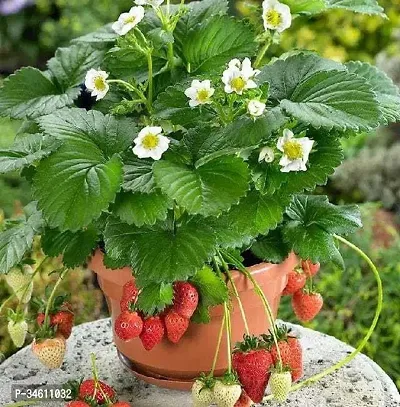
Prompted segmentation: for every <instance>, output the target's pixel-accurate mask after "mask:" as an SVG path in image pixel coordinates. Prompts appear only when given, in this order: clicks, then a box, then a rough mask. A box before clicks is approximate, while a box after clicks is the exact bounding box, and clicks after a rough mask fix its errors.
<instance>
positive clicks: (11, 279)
mask: <svg viewBox="0 0 400 407" xmlns="http://www.w3.org/2000/svg"><path fill="white" fill-rule="evenodd" d="M32 273H33V269H32V267H31V266H29V265H27V264H26V265H24V266H23V270H21V269H20V268H18V267H14V268H12V269H11V270H10V271H9V272H8V274H6V276H5V279H6V282H7V284H8V285H9V286H10V287H11V289H12V290H13V291H14V293H15V295H16V296H17V298H18V300H19V301H20V302H22V303H23V304H26V303H28V302H29V301H30V299H31V297H32V291H33V282H32Z"/></svg>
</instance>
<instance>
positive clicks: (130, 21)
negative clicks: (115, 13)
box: [124, 16, 136, 24]
mask: <svg viewBox="0 0 400 407" xmlns="http://www.w3.org/2000/svg"><path fill="white" fill-rule="evenodd" d="M135 20H136V17H135V16H129V17H126V18H125V20H124V23H125V24H133V23H134V22H135Z"/></svg>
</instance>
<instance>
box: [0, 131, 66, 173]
mask: <svg viewBox="0 0 400 407" xmlns="http://www.w3.org/2000/svg"><path fill="white" fill-rule="evenodd" d="M60 145H61V143H60V141H59V140H57V139H54V138H51V137H47V136H43V135H42V134H29V135H26V136H24V137H22V138H19V139H18V140H17V141H16V142H15V143H14V144H13V145H12V147H10V148H8V149H2V150H0V173H6V172H10V171H16V170H20V169H22V168H24V167H26V166H28V165H31V164H33V163H35V162H36V161H40V160H41V159H42V158H44V157H47V156H48V155H50V154H51V153H52V152H54V151H55V150H57V148H59V147H60Z"/></svg>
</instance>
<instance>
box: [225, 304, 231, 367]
mask: <svg viewBox="0 0 400 407" xmlns="http://www.w3.org/2000/svg"><path fill="white" fill-rule="evenodd" d="M224 315H225V326H226V344H227V346H226V347H227V356H228V373H232V349H231V318H230V314H229V307H228V304H227V302H224Z"/></svg>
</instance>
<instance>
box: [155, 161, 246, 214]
mask: <svg viewBox="0 0 400 407" xmlns="http://www.w3.org/2000/svg"><path fill="white" fill-rule="evenodd" d="M153 168H154V177H155V180H156V183H157V186H158V187H160V188H161V190H162V191H163V192H164V193H165V194H167V195H168V196H169V197H170V198H171V199H174V200H176V202H177V203H178V205H180V206H182V207H183V208H185V209H186V210H187V211H188V212H189V213H191V214H202V215H204V216H210V215H214V216H216V215H219V214H220V213H221V212H223V211H225V210H228V209H229V208H230V207H231V206H232V205H233V204H235V203H237V202H238V201H239V199H240V198H241V197H242V196H244V195H245V194H246V191H247V190H248V182H249V171H248V168H247V164H246V163H245V162H244V161H243V160H242V159H241V158H239V157H233V156H226V157H219V158H216V159H214V160H211V161H209V162H207V163H206V164H204V165H202V166H199V167H197V168H196V167H195V166H193V165H191V166H190V165H187V164H184V163H180V162H172V161H166V160H162V161H158V162H156V163H155V164H154V167H153Z"/></svg>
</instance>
